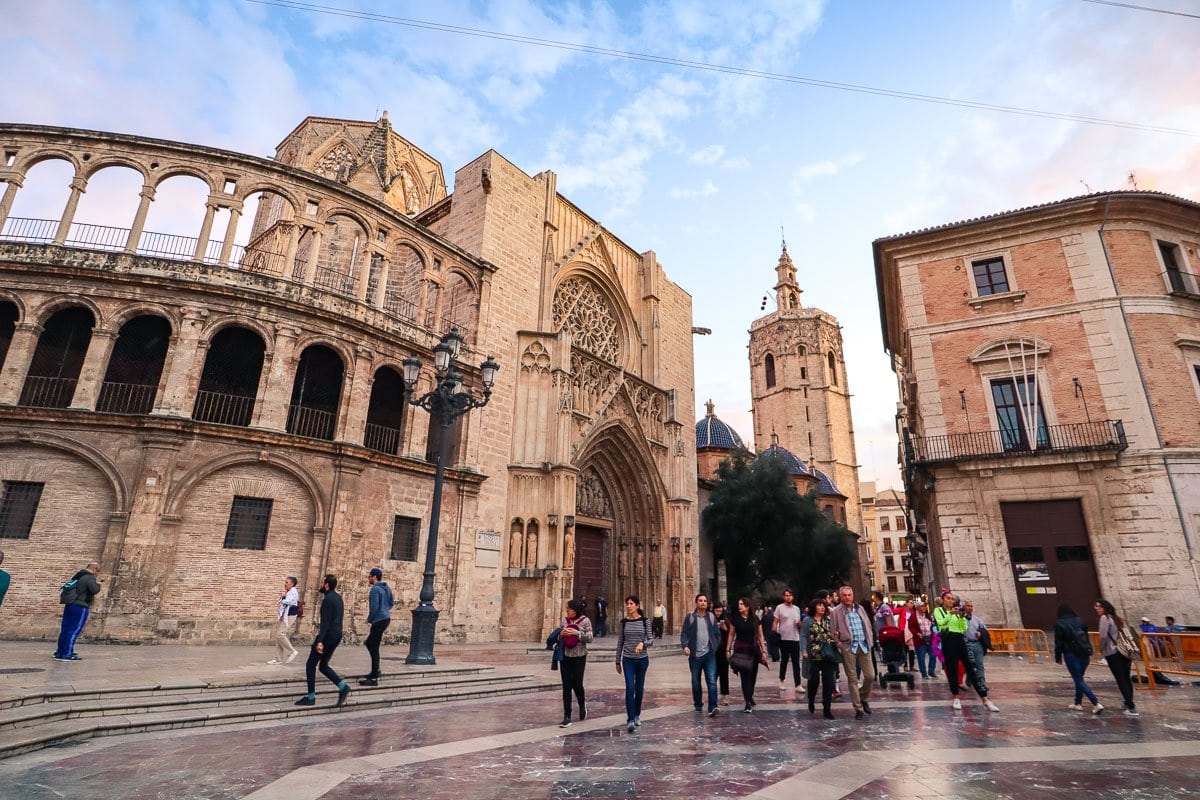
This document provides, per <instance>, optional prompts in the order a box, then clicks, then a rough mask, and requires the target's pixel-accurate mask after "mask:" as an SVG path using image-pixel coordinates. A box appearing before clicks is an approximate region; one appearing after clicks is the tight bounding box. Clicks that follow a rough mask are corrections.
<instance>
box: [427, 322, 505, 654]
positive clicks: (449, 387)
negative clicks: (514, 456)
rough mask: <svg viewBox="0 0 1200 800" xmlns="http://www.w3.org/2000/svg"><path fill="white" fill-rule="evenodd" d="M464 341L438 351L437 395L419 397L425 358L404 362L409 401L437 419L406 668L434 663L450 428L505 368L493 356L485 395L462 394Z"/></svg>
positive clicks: (483, 370)
mask: <svg viewBox="0 0 1200 800" xmlns="http://www.w3.org/2000/svg"><path fill="white" fill-rule="evenodd" d="M462 345H463V337H462V334H460V333H459V332H458V331H457V330H453V329H452V330H451V331H450V332H449V333H447V334H446V335H445V336H443V337H442V340H441V341H440V342H439V343H438V344H437V346H436V347H434V348H433V369H434V372H435V373H436V374H437V385H436V386H435V387H434V389H433V391H431V392H427V393H425V394H423V395H421V396H420V397H417V396H415V394H414V390H415V389H416V386H417V379H418V378H420V376H421V359H419V358H416V357H410V358H406V359H404V400H405V402H407V403H409V404H410V405H414V406H420V407H421V408H423V409H425V410H426V411H428V412H429V413H430V414H436V415H437V420H438V434H437V435H438V440H437V470H436V471H435V472H434V478H433V507H432V509H431V511H430V517H429V541H428V542H427V543H426V545H425V577H424V580H423V581H422V582H421V596H420V602H419V603H418V604H417V607H416V608H414V609H413V611H412V636H411V638H410V639H409V644H408V657H407V658H405V659H404V663H406V664H435V663H437V662H436V661H435V659H434V657H433V633H434V629H435V628H436V626H437V618H438V611H437V609H436V608H434V607H433V575H434V564H435V559H436V557H437V540H438V521H439V519H440V517H441V514H442V483H443V481H444V479H445V475H446V455H447V453H446V450H447V448H448V447H449V443H450V426H451V424H452V423H453V422H454V420H455V419H457V418H458V417H461V416H462V415H463V414H466V413H467V412H468V411H470V410H471V409H472V408H482V407H483V406H486V405H487V404H488V401H489V400H491V399H492V386H493V385H494V384H495V383H496V371H497V370H499V369H500V365H499V364H497V363H496V361H495V359H493V358H492V357H491V356H488V357H487V360H486V361H484V362H483V363H482V364H480V365H479V372H480V375H481V379H480V382H481V383H482V384H483V394H482V395H480V396H476V395H474V394H472V393H471V391H470V390H464V389H463V383H462V382H463V376H462V373H461V372H459V371H458V369H456V368H455V360H456V359H457V358H458V354H459V351H460V350H461V349H462Z"/></svg>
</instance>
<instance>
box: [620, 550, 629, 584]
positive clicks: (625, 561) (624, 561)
mask: <svg viewBox="0 0 1200 800" xmlns="http://www.w3.org/2000/svg"><path fill="white" fill-rule="evenodd" d="M617 574H618V575H620V576H621V580H622V581H625V580H628V579H629V545H628V543H626V542H621V543H620V544H619V545H618V553H617Z"/></svg>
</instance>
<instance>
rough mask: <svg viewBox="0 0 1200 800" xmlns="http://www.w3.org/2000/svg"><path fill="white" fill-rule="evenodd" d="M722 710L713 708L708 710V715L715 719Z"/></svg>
mask: <svg viewBox="0 0 1200 800" xmlns="http://www.w3.org/2000/svg"><path fill="white" fill-rule="evenodd" d="M720 710H721V709H719V708H717V707H716V706H713V707H712V708H710V709H709V710H708V715H709V716H710V717H715V716H716V715H717V713H718V712H719V711H720Z"/></svg>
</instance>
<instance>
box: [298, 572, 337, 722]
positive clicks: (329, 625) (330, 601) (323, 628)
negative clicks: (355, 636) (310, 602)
mask: <svg viewBox="0 0 1200 800" xmlns="http://www.w3.org/2000/svg"><path fill="white" fill-rule="evenodd" d="M337 584H338V579H337V577H336V576H334V575H326V576H325V577H324V579H322V581H321V589H320V592H321V594H323V595H324V598H322V600H321V623H320V628H318V630H317V638H316V639H314V640H313V644H312V650H310V651H309V653H308V662H307V663H306V664H305V665H304V674H305V676H306V677H307V678H308V694H306V695H304V697H301V698H300V699H299V700H297V701H296V705H298V706H315V705H316V704H317V670H318V669H320V670H321V674H322V675H324V676H325V677H326V678H328V679H329V682H330V683H332V684H333V685H334V686H336V687H337V689H338V698H337V705H339V706H340V705H344V704H345V703H346V697H347V696H349V694H350V686H349V684H347V683H346V682H345V681H344V680H342V679H341V678H340V677H339V676H338V674H337V673H336V672H334V671H333V668H332V667H330V666H329V660H330V659H331V658H333V651H335V650H337V646H338V645H339V644H341V643H342V619H343V617H344V616H345V611H346V607H345V605H344V604H343V603H342V596H341V595H340V594H338V593H337Z"/></svg>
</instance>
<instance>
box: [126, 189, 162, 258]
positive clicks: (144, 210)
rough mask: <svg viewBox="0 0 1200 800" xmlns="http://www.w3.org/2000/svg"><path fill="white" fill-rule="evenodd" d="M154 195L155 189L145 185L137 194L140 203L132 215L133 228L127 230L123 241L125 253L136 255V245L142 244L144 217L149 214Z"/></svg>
mask: <svg viewBox="0 0 1200 800" xmlns="http://www.w3.org/2000/svg"><path fill="white" fill-rule="evenodd" d="M155 193H156V190H155V188H154V187H153V186H151V185H150V184H148V183H147V184H146V185H145V186H143V187H142V191H141V193H139V194H138V197H140V198H141V201H140V202H139V203H138V210H137V213H136V214H134V215H133V227H132V228H130V229H129V238H128V239H126V240H125V252H126V253H136V252H137V249H138V245H139V244H141V242H142V231H143V230H145V228H146V215H147V214H149V213H150V204H151V203H153V202H154V195H155Z"/></svg>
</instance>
